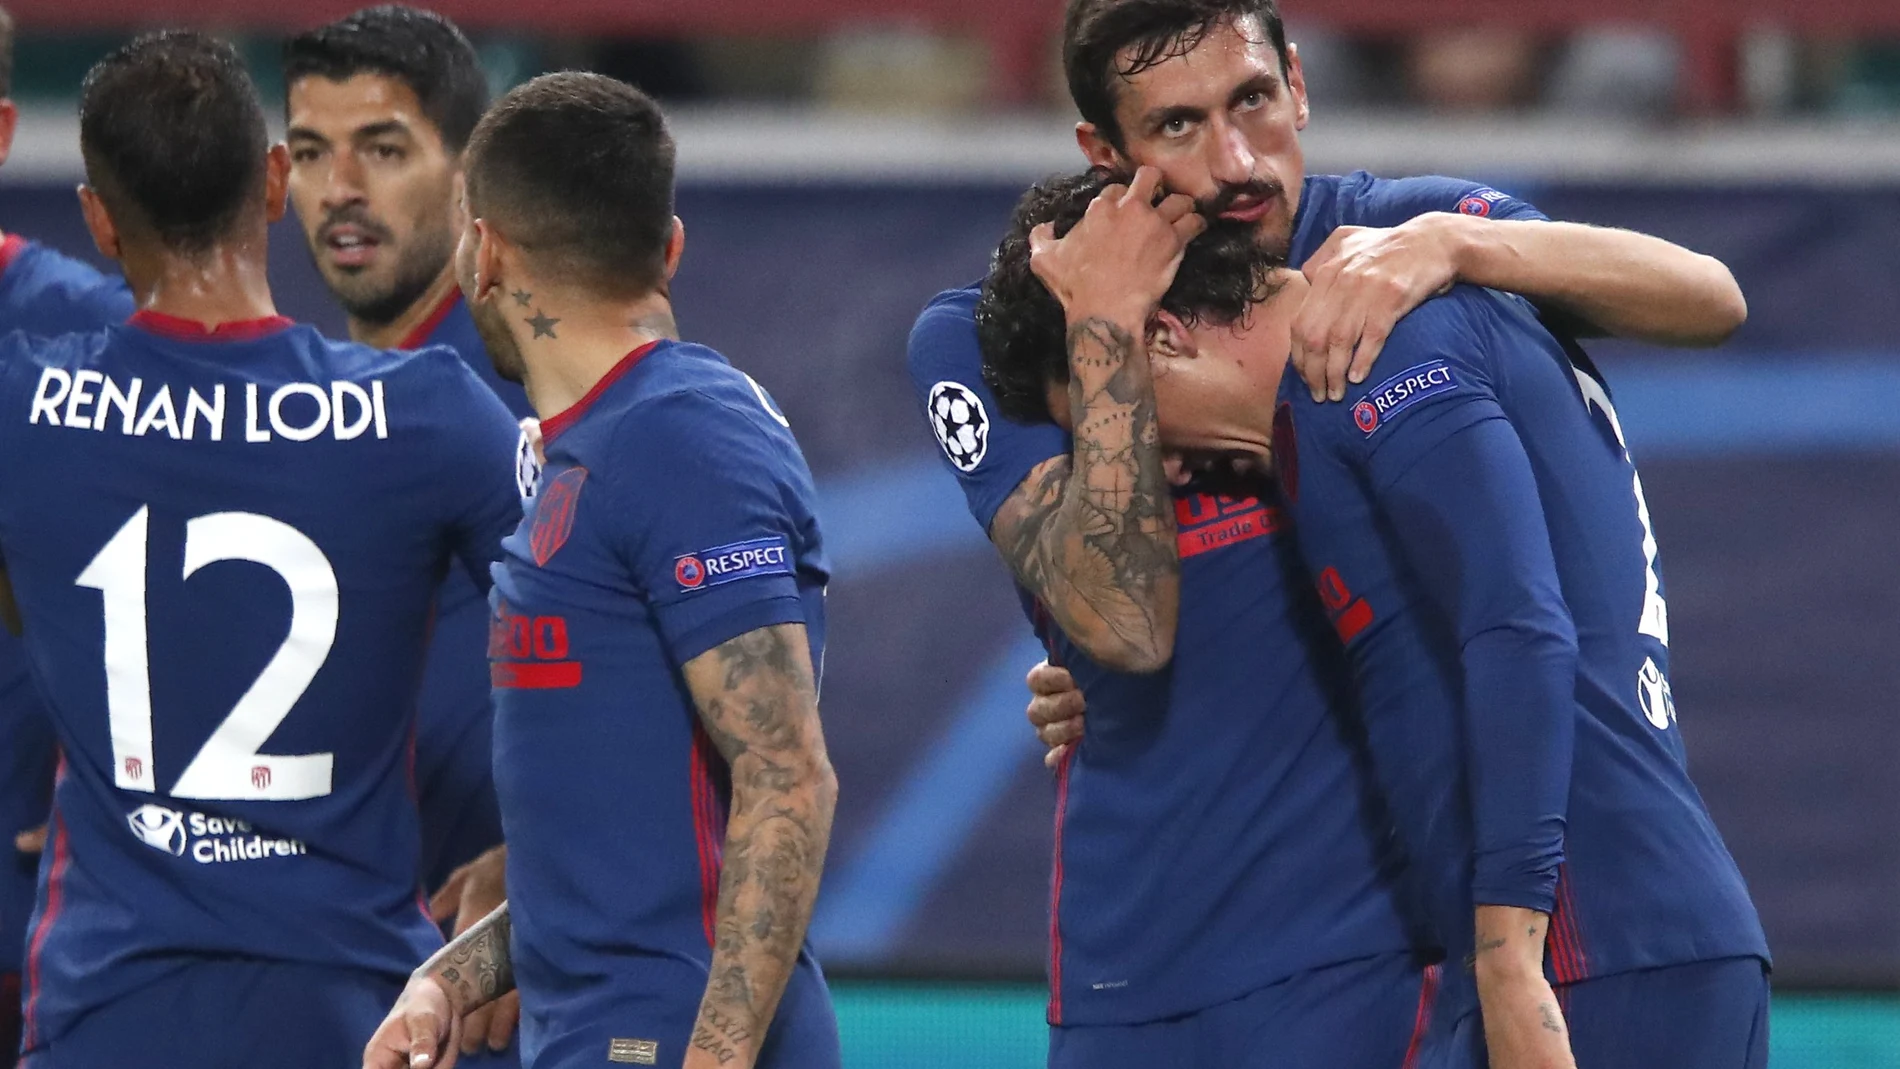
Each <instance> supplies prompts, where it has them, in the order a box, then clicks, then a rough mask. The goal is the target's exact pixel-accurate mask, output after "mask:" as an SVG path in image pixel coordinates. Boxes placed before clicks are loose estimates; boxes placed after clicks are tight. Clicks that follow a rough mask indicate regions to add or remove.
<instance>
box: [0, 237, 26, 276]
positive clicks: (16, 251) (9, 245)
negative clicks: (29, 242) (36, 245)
mask: <svg viewBox="0 0 1900 1069" xmlns="http://www.w3.org/2000/svg"><path fill="white" fill-rule="evenodd" d="M25 251H26V239H25V238H23V237H21V236H20V235H18V234H8V235H7V238H6V240H5V241H0V275H4V274H6V273H7V268H9V267H12V266H13V261H14V260H16V259H18V258H19V256H20V254H21V253H23V252H25Z"/></svg>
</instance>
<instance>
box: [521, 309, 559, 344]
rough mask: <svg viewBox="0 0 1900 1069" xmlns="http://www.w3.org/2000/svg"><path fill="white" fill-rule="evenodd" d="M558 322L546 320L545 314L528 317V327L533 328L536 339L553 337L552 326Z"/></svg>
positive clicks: (556, 320) (537, 313)
mask: <svg viewBox="0 0 1900 1069" xmlns="http://www.w3.org/2000/svg"><path fill="white" fill-rule="evenodd" d="M559 322H560V320H558V319H550V318H548V314H547V313H546V312H536V313H535V314H533V315H531V316H529V317H528V325H529V326H531V327H533V328H534V336H535V337H537V338H552V337H554V324H556V323H559Z"/></svg>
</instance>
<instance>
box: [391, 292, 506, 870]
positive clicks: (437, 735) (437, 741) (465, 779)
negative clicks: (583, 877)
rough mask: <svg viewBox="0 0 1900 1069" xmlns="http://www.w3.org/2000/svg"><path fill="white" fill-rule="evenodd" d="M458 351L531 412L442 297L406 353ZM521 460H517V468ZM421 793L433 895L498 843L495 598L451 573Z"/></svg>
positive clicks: (428, 694)
mask: <svg viewBox="0 0 1900 1069" xmlns="http://www.w3.org/2000/svg"><path fill="white" fill-rule="evenodd" d="M431 345H443V346H447V347H448V348H449V349H451V350H453V351H454V353H455V355H457V356H459V357H461V358H462V362H463V363H465V364H467V365H468V366H469V370H471V371H473V372H475V374H476V376H477V377H478V378H480V379H481V380H482V382H483V383H484V384H486V385H487V386H488V388H489V389H490V390H491V391H493V392H494V393H495V395H496V396H498V397H500V398H501V399H502V403H503V404H505V405H507V406H508V410H509V411H510V412H511V413H512V414H513V415H514V416H515V418H517V419H521V418H524V417H527V416H530V415H533V414H534V413H533V409H531V408H530V407H529V405H528V397H527V394H525V393H523V392H522V389H521V387H520V386H519V385H517V384H515V383H512V382H504V381H502V379H501V377H500V376H498V375H496V374H495V365H494V363H493V362H492V361H490V360H489V359H488V349H487V347H485V346H484V345H483V344H482V339H481V336H480V335H479V334H478V333H476V331H475V321H474V319H472V318H470V316H469V313H468V305H467V304H466V303H464V302H463V300H462V293H461V291H460V290H455V291H453V292H451V293H450V294H449V296H448V297H446V298H444V299H443V301H442V303H441V305H439V306H438V307H437V308H436V310H435V312H434V313H433V314H431V315H430V316H429V318H428V320H427V321H426V322H424V323H423V324H422V325H421V326H420V327H418V328H417V329H416V331H415V332H414V333H413V334H412V335H410V337H409V338H407V339H405V340H404V342H403V344H402V345H401V346H400V348H404V349H421V348H425V347H427V346H431ZM520 460H521V458H520V456H519V455H517V457H516V463H517V465H519V464H520ZM417 715H418V722H417V733H416V787H417V792H418V797H419V801H420V803H421V807H422V878H423V884H424V886H426V887H429V888H436V887H440V886H442V884H443V883H444V882H446V881H447V880H448V877H449V874H450V873H452V872H454V871H455V869H456V868H457V867H458V866H460V865H463V864H466V863H467V862H469V861H471V860H473V859H474V858H475V857H476V855H478V854H480V853H481V852H482V851H484V850H486V849H488V848H489V847H491V846H494V845H495V844H497V843H499V842H501V812H500V809H499V807H498V805H497V803H496V801H495V780H494V772H493V760H492V754H493V749H494V747H493V739H494V734H493V728H494V705H493V702H492V700H491V698H490V694H489V687H488V598H487V596H486V595H485V593H484V592H483V591H482V590H480V589H478V588H477V587H476V585H475V583H474V581H473V580H471V579H470V578H469V577H468V576H467V575H465V574H463V573H461V572H458V571H451V572H450V573H449V574H448V576H447V578H445V579H444V580H443V581H442V589H441V591H440V592H439V593H438V594H437V600H436V614H435V624H434V628H433V630H432V631H431V633H430V636H429V661H428V668H427V671H426V674H425V675H424V676H423V679H422V698H421V703H420V705H419V707H418V710H417Z"/></svg>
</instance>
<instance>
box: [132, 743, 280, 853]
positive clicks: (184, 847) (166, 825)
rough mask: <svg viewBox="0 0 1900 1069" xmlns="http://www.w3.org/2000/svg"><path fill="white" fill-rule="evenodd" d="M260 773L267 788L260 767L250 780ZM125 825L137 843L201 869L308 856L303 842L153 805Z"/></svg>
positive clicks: (235, 822) (266, 777) (227, 819)
mask: <svg viewBox="0 0 1900 1069" xmlns="http://www.w3.org/2000/svg"><path fill="white" fill-rule="evenodd" d="M260 769H261V771H262V772H263V776H264V783H263V784H261V785H260V787H261V786H268V785H269V783H270V770H269V769H267V768H262V766H260V767H259V769H252V770H251V777H252V780H253V782H255V781H256V778H257V775H258V772H259V771H260ZM125 822H126V824H127V826H129V827H130V828H131V829H132V835H133V837H134V838H136V839H138V841H139V842H142V843H144V844H145V845H146V846H149V847H151V848H152V849H154V850H158V851H161V852H163V853H167V854H170V855H172V856H173V857H190V858H191V859H192V860H193V861H196V862H197V863H198V864H200V865H221V864H225V863H227V862H233V861H258V860H261V859H264V858H271V857H297V856H299V855H302V854H306V853H309V852H310V848H309V847H307V846H306V845H304V842H303V840H301V839H278V838H273V837H271V836H268V835H260V834H258V833H257V829H255V828H253V827H252V826H251V824H250V822H249V821H243V820H237V819H235V818H233V817H213V816H207V815H205V814H203V813H197V812H192V811H190V810H185V811H180V810H177V809H171V808H168V807H166V806H162V805H158V804H156V803H153V802H147V803H145V804H144V805H142V806H139V807H138V808H137V809H134V810H132V811H131V812H130V813H127V814H126V816H125Z"/></svg>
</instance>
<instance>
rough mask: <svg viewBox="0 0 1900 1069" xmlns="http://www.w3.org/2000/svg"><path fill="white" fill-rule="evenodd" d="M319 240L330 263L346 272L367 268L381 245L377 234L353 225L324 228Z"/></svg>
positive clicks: (343, 224) (346, 224)
mask: <svg viewBox="0 0 1900 1069" xmlns="http://www.w3.org/2000/svg"><path fill="white" fill-rule="evenodd" d="M321 240H322V242H323V247H324V249H325V250H327V251H328V253H329V258H330V263H331V264H333V265H334V266H336V267H338V268H340V269H342V270H346V271H348V270H356V269H360V268H364V267H368V266H369V265H370V264H371V263H372V262H374V261H375V259H376V253H377V250H379V249H380V248H381V247H382V244H383V242H382V238H381V237H379V236H378V235H377V234H375V233H373V232H371V231H370V230H368V229H367V228H365V227H361V226H357V225H355V224H353V223H340V224H337V225H336V226H331V227H327V228H325V229H324V231H323V234H322V238H321Z"/></svg>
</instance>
